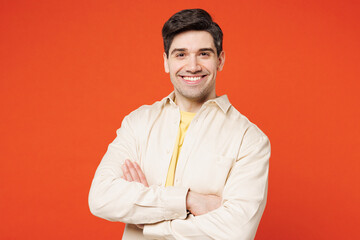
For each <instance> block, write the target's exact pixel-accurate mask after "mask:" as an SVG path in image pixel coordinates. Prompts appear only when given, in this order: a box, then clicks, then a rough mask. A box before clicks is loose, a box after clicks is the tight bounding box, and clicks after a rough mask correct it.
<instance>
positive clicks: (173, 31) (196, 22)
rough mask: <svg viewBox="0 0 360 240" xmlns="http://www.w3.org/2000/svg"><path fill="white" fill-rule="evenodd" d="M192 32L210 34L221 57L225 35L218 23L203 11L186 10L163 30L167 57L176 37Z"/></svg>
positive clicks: (167, 23)
mask: <svg viewBox="0 0 360 240" xmlns="http://www.w3.org/2000/svg"><path fill="white" fill-rule="evenodd" d="M190 30H197V31H206V32H208V33H210V34H211V36H212V37H213V39H214V45H215V47H216V52H217V55H218V56H219V55H220V53H221V51H222V41H223V33H222V31H221V28H220V27H219V25H217V23H215V22H214V21H213V20H212V18H211V16H210V14H209V13H208V12H206V11H205V10H203V9H185V10H182V11H180V12H177V13H175V14H174V15H173V16H171V18H169V20H167V21H166V23H165V24H164V26H163V28H162V37H163V41H164V50H165V53H166V56H167V57H169V49H170V45H171V43H172V41H173V39H174V37H175V36H176V35H177V34H179V33H182V32H185V31H190Z"/></svg>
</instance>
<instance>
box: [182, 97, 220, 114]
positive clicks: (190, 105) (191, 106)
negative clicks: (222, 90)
mask: <svg viewBox="0 0 360 240" xmlns="http://www.w3.org/2000/svg"><path fill="white" fill-rule="evenodd" d="M213 98H216V94H215V93H214V95H213V96H208V97H207V98H203V99H198V100H197V99H188V98H185V97H183V96H181V95H180V94H176V92H175V103H176V105H178V106H179V108H180V110H181V111H184V112H193V113H196V112H198V111H199V110H200V108H201V106H202V105H203V104H204V103H205V102H206V101H207V100H210V99H213Z"/></svg>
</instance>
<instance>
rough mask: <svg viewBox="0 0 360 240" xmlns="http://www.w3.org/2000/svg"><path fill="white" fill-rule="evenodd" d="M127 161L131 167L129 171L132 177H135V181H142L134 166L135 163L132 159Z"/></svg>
mask: <svg viewBox="0 0 360 240" xmlns="http://www.w3.org/2000/svg"><path fill="white" fill-rule="evenodd" d="M125 163H126V165H127V167H128V169H129V172H130V174H131V178H132V179H133V181H135V182H138V183H141V182H140V178H139V175H138V173H137V171H136V169H135V167H134V164H133V163H132V162H131V161H130V160H125Z"/></svg>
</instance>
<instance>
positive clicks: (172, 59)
mask: <svg viewBox="0 0 360 240" xmlns="http://www.w3.org/2000/svg"><path fill="white" fill-rule="evenodd" d="M224 61H225V54H224V52H221V54H220V56H217V54H216V48H215V45H214V40H213V38H212V36H211V34H210V33H208V32H206V31H187V32H183V33H180V34H178V35H176V36H175V37H174V39H173V41H172V43H171V46H170V49H169V57H167V56H166V54H165V53H164V65H165V72H167V73H169V74H170V79H171V82H172V84H173V85H174V89H175V94H176V97H177V98H182V99H186V100H190V101H196V102H205V101H206V100H208V99H212V98H215V97H216V93H215V79H216V73H217V71H221V70H222V67H223V65H224Z"/></svg>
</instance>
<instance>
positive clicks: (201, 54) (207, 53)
mask: <svg viewBox="0 0 360 240" xmlns="http://www.w3.org/2000/svg"><path fill="white" fill-rule="evenodd" d="M200 56H204V57H209V56H210V53H209V52H201V53H200Z"/></svg>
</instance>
